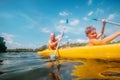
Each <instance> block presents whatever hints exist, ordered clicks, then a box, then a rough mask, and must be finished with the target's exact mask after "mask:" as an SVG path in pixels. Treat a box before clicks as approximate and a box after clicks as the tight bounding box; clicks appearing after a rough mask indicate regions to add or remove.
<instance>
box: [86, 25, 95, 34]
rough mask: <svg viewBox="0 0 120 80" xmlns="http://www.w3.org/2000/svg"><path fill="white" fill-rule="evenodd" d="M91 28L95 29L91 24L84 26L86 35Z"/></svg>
mask: <svg viewBox="0 0 120 80" xmlns="http://www.w3.org/2000/svg"><path fill="white" fill-rule="evenodd" d="M92 30H95V28H94V27H93V26H88V27H86V29H85V33H86V35H88V33H90V32H91V31H92Z"/></svg>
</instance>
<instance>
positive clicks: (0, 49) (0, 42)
mask: <svg viewBox="0 0 120 80" xmlns="http://www.w3.org/2000/svg"><path fill="white" fill-rule="evenodd" d="M6 49H7V47H6V45H5V42H4V38H3V37H0V52H6Z"/></svg>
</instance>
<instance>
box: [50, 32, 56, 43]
mask: <svg viewBox="0 0 120 80" xmlns="http://www.w3.org/2000/svg"><path fill="white" fill-rule="evenodd" d="M50 39H51V40H52V41H53V40H54V39H55V34H54V33H51V34H50Z"/></svg>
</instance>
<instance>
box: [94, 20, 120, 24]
mask: <svg viewBox="0 0 120 80" xmlns="http://www.w3.org/2000/svg"><path fill="white" fill-rule="evenodd" d="M93 20H96V21H102V19H93ZM106 22H107V23H109V24H113V25H117V26H120V23H116V22H112V21H107V20H106Z"/></svg>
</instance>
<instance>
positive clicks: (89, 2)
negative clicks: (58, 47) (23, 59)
mask: <svg viewBox="0 0 120 80" xmlns="http://www.w3.org/2000/svg"><path fill="white" fill-rule="evenodd" d="M119 7H120V0H1V1H0V36H2V37H4V38H5V42H6V46H7V48H8V49H16V48H32V49H35V48H38V47H40V46H42V45H47V43H48V40H49V34H50V32H55V33H56V35H60V33H61V31H62V29H63V27H66V30H65V35H64V36H63V39H62V41H61V44H64V43H66V42H67V41H69V42H79V43H83V42H87V41H88V38H87V37H86V35H85V28H86V27H87V26H90V25H93V26H94V27H95V28H96V30H97V32H99V31H100V29H101V27H102V22H100V21H94V20H92V19H96V18H97V19H103V18H104V19H107V20H109V21H113V22H117V23H120V15H119V14H120V8H119ZM66 19H68V24H67V23H66ZM118 30H120V27H119V26H116V25H111V24H108V23H107V24H106V27H105V32H104V34H105V35H107V36H108V35H110V34H112V33H114V32H116V31H118ZM119 40H120V37H118V38H116V39H115V40H114V41H119Z"/></svg>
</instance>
